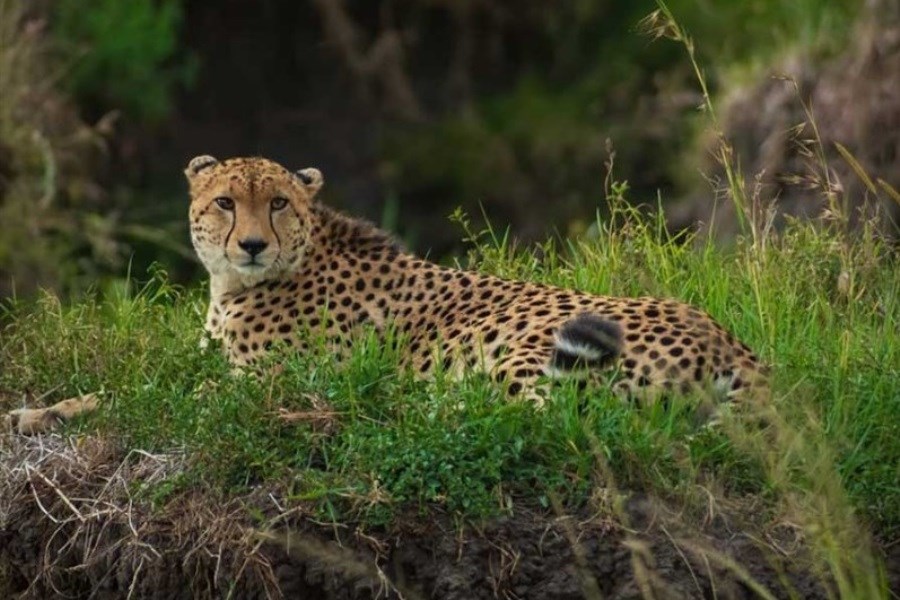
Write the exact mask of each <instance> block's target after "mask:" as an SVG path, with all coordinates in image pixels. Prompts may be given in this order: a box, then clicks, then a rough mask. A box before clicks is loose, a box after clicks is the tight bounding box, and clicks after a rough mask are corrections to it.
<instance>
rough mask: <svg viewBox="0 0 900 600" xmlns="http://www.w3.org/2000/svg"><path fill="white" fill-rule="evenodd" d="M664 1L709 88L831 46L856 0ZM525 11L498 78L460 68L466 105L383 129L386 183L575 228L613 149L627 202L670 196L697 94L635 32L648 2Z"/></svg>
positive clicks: (656, 47)
mask: <svg viewBox="0 0 900 600" xmlns="http://www.w3.org/2000/svg"><path fill="white" fill-rule="evenodd" d="M500 4H502V3H500ZM668 4H669V5H670V8H671V9H672V11H673V12H674V13H675V15H676V17H677V18H679V20H680V21H681V22H682V24H683V25H684V26H685V28H686V29H687V30H688V31H689V32H690V33H691V34H692V35H694V36H695V38H696V39H697V40H698V43H697V51H698V57H699V59H700V62H701V64H702V65H704V67H705V68H709V69H710V72H708V73H707V74H706V75H707V78H708V79H709V81H710V84H711V88H712V90H713V93H716V92H717V91H718V90H719V89H721V86H722V85H723V83H726V82H727V80H728V79H729V78H731V77H733V76H734V74H736V73H748V72H758V71H754V68H755V66H758V65H763V64H767V65H771V63H772V61H773V59H774V57H776V56H777V55H780V54H784V53H786V52H791V51H794V50H798V49H799V50H802V51H803V52H809V53H814V54H817V55H828V54H831V53H835V52H838V51H840V50H841V49H842V48H843V47H844V44H845V42H846V39H847V36H848V35H849V32H850V31H851V27H849V26H848V25H849V24H852V23H853V22H854V21H855V20H856V18H857V17H858V15H859V13H860V12H861V11H862V2H861V1H860V0H829V1H826V2H821V1H818V0H798V1H792V0H753V1H747V2H733V1H732V0H705V1H704V0H700V1H698V0H672V1H671V2H669V3H668ZM527 6H528V7H529V8H524V7H523V8H522V10H521V11H519V12H517V13H516V15H515V16H514V17H511V19H514V20H515V21H516V25H515V27H512V26H510V27H508V28H509V29H513V28H518V30H519V34H518V35H519V37H518V38H517V37H512V38H511V39H512V40H513V43H515V44H518V46H517V47H513V48H510V47H508V48H506V49H505V50H506V51H507V52H509V53H515V54H516V58H517V59H518V61H519V65H518V66H517V68H518V73H517V74H516V76H515V77H514V78H511V80H510V84H509V85H505V83H500V84H497V83H495V82H491V81H487V82H485V81H482V82H480V86H479V82H478V80H477V68H476V69H473V71H475V73H476V75H475V82H474V84H473V87H474V88H475V89H476V90H477V91H476V93H474V94H473V95H472V96H471V97H470V99H469V102H468V104H466V105H464V106H462V107H459V108H458V109H454V110H449V111H446V112H443V113H442V114H441V116H439V117H438V118H437V119H433V120H431V121H426V122H424V123H416V124H413V125H411V126H406V127H397V128H392V129H389V130H388V131H387V132H386V135H385V136H384V139H383V145H382V149H381V154H382V158H383V159H384V161H385V163H386V165H387V168H386V169H385V171H386V172H387V173H388V175H389V183H390V185H391V186H392V187H393V188H394V189H396V190H397V191H398V193H399V195H400V196H401V197H416V196H428V197H430V198H436V197H438V198H439V197H444V198H447V199H448V200H447V202H448V203H450V204H451V205H452V204H453V203H462V204H463V205H464V206H466V207H467V209H469V210H470V211H473V212H477V209H474V208H473V207H475V206H477V205H478V204H484V205H485V206H489V207H491V211H490V212H491V213H492V214H493V215H494V216H495V218H497V219H498V220H504V221H511V222H512V223H513V224H514V228H516V229H517V230H519V231H522V229H523V223H522V221H523V220H525V221H526V222H527V221H528V220H529V219H530V221H531V224H534V223H537V224H538V226H540V227H543V228H544V230H545V229H546V227H547V225H548V224H549V223H555V224H556V225H557V226H559V227H563V231H564V232H565V231H567V230H576V231H577V230H578V227H577V223H574V224H573V219H577V218H578V217H579V216H588V217H589V216H590V215H591V214H592V213H593V210H594V207H595V206H596V204H597V201H598V200H599V198H600V194H599V192H600V190H601V189H602V182H603V177H604V171H605V169H604V163H605V162H606V161H607V160H608V158H609V151H610V148H611V147H614V149H615V152H616V171H617V175H618V177H620V178H622V179H625V180H628V181H629V182H630V183H631V184H632V187H633V189H634V190H635V199H637V200H639V201H651V202H653V203H655V197H656V192H657V190H659V189H662V190H663V195H664V196H666V195H672V192H673V191H675V190H677V188H678V187H679V184H680V183H682V182H684V181H685V178H684V177H683V176H682V174H681V173H680V171H681V170H682V169H683V168H684V166H685V161H684V160H682V159H681V156H682V155H683V154H684V153H685V152H688V151H695V150H696V145H695V142H694V140H695V139H696V137H697V135H698V129H699V128H700V126H699V125H698V124H697V123H696V122H695V121H697V117H698V116H699V117H701V118H702V115H699V111H698V110H697V109H698V107H699V105H700V103H701V97H700V94H699V91H698V90H697V89H696V86H695V84H694V75H693V73H692V72H691V70H690V65H689V64H688V63H687V61H686V60H685V58H684V55H683V52H682V50H681V49H680V48H679V47H677V46H675V45H673V44H671V43H668V42H666V41H658V42H655V43H654V42H653V41H652V40H651V39H650V38H649V37H647V36H643V35H640V33H639V32H638V29H639V27H638V24H639V22H640V21H641V19H642V18H643V17H645V16H646V15H647V14H649V13H650V12H651V11H652V10H653V9H654V8H655V3H654V2H652V1H650V0H645V1H641V2H635V3H625V2H608V1H604V0H582V1H579V2H572V3H565V4H564V5H561V6H556V5H554V6H553V8H552V9H550V8H549V7H548V6H545V5H544V4H543V3H537V4H536V3H528V4H527ZM521 31H525V32H527V35H523V34H521ZM523 40H524V41H523ZM607 140H610V141H611V142H612V145H611V146H609V145H608V144H607ZM450 199H453V200H450ZM435 202H439V200H437V201H435ZM517 221H518V222H517ZM572 225H575V227H574V229H573V227H572ZM540 235H542V232H538V233H537V236H538V237H540Z"/></svg>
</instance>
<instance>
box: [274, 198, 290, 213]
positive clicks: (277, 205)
mask: <svg viewBox="0 0 900 600" xmlns="http://www.w3.org/2000/svg"><path fill="white" fill-rule="evenodd" d="M287 203H288V201H287V198H282V197H281V196H276V197H274V198H272V210H281V209H282V208H284V207H285V206H287Z"/></svg>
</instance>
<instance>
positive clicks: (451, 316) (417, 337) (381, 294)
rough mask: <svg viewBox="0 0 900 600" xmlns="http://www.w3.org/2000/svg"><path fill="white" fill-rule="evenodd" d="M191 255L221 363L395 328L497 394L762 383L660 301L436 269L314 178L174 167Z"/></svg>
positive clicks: (234, 164) (267, 164) (209, 160)
mask: <svg viewBox="0 0 900 600" xmlns="http://www.w3.org/2000/svg"><path fill="white" fill-rule="evenodd" d="M185 175H186V176H187V179H188V183H189V186H190V194H191V209H190V221H191V222H190V225H191V239H192V242H193V244H194V248H195V250H196V252H197V254H198V256H199V257H200V259H201V261H202V262H203V264H204V265H205V266H206V268H207V270H208V271H209V275H210V303H209V310H208V315H207V321H206V331H207V333H208V334H209V336H210V338H211V339H214V340H218V341H219V342H221V343H222V344H223V347H224V349H225V352H226V353H227V355H228V358H229V360H230V361H231V363H232V364H234V365H237V366H244V365H250V364H253V363H254V362H255V361H256V360H257V359H258V358H260V357H261V356H262V355H263V354H264V353H265V352H266V351H267V350H268V349H269V348H270V347H271V346H272V345H273V344H281V345H287V346H291V347H294V348H296V349H297V350H298V351H300V352H302V351H305V350H307V349H308V336H304V335H303V334H302V332H304V331H306V332H308V331H318V332H321V333H322V334H324V335H325V337H326V339H328V340H331V341H332V342H333V343H334V345H335V347H336V348H342V347H345V346H346V345H347V344H350V343H352V342H351V340H352V339H353V335H354V334H355V333H356V332H359V331H360V330H361V329H362V327H364V326H369V327H375V328H376V329H377V330H383V329H384V328H386V327H388V326H393V327H394V328H396V330H397V331H399V332H400V334H401V335H402V337H403V339H404V348H403V357H404V361H405V363H406V366H408V367H409V368H412V369H413V370H414V371H415V372H416V373H418V374H419V375H420V376H421V377H428V376H430V375H431V374H433V372H434V371H435V370H436V369H438V368H440V369H443V371H444V372H446V373H450V374H451V375H457V376H458V375H460V374H461V373H462V372H463V371H464V370H466V369H477V370H483V371H485V372H487V373H489V374H490V375H491V376H492V378H493V379H495V380H497V381H499V382H502V383H503V384H504V385H505V386H506V390H507V392H508V394H509V395H510V396H517V395H519V394H521V393H523V392H531V391H533V390H535V388H536V387H539V382H540V381H541V380H542V379H546V378H558V377H560V376H576V377H578V376H586V375H589V374H591V373H595V372H598V371H604V370H610V369H616V370H617V377H616V381H615V383H613V386H614V388H615V390H616V391H617V392H618V393H621V394H623V395H629V396H640V395H647V394H648V393H649V394H650V395H653V394H656V393H664V392H670V391H674V392H679V393H685V394H686V393H689V392H691V391H692V390H695V389H696V388H697V387H698V386H703V385H708V384H709V383H712V384H714V385H715V386H716V387H717V388H719V389H721V390H722V391H724V393H725V394H726V395H728V396H731V397H737V396H741V395H745V394H747V393H748V392H749V391H750V390H752V389H753V388H755V387H758V386H759V385H760V382H761V377H760V375H761V372H762V367H761V365H760V363H759V360H758V359H757V357H756V356H755V355H754V354H753V352H752V351H751V350H750V349H749V348H748V347H747V346H746V345H744V344H743V343H741V342H739V341H738V340H736V339H735V338H734V337H733V336H732V335H731V334H730V333H728V332H727V331H725V330H724V329H723V328H722V327H721V326H719V325H718V324H717V323H715V322H714V321H713V320H712V319H711V318H710V317H709V316H708V315H706V314H704V313H703V312H701V311H700V310H698V309H696V308H693V307H691V306H688V305H686V304H683V303H681V302H677V301H674V300H661V299H656V298H649V297H645V298H611V297H605V296H596V295H591V294H587V293H583V292H579V291H574V290H568V289H561V288H555V287H550V286H546V285H540V284H537V283H530V282H525V281H507V280H503V279H500V278H498V277H494V276H490V275H485V274H481V273H477V272H471V271H465V270H460V269H454V268H449V267H444V266H440V265H437V264H434V263H431V262H428V261H427V260H423V259H420V258H418V257H416V256H414V255H412V254H410V253H408V252H406V251H404V249H403V248H402V247H401V246H400V245H399V244H398V243H397V242H396V241H395V239H394V238H393V237H392V236H391V235H390V234H388V233H386V232H384V231H382V230H380V229H378V228H377V227H376V226H374V225H373V224H371V223H369V222H366V221H364V220H360V219H356V218H352V217H349V216H346V215H344V214H342V213H340V212H337V211H336V210H333V209H331V208H329V207H328V206H326V205H324V204H323V203H321V202H319V201H317V200H316V195H317V194H318V192H319V190H320V189H321V188H322V185H323V183H324V179H323V176H322V173H321V172H320V171H319V170H318V169H315V168H307V169H302V170H299V171H296V172H291V171H289V170H288V169H286V168H284V167H283V166H281V165H279V164H277V163H275V162H273V161H270V160H267V159H264V158H233V159H229V160H225V161H219V160H217V159H215V158H213V157H211V156H198V157H196V158H194V159H193V160H191V161H190V163H189V164H188V166H187V169H186V170H185Z"/></svg>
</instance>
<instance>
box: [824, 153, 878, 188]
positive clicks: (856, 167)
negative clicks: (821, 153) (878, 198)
mask: <svg viewBox="0 0 900 600" xmlns="http://www.w3.org/2000/svg"><path fill="white" fill-rule="evenodd" d="M834 146H835V148H837V151H838V152H839V153H840V154H841V156H842V157H843V159H844V160H845V161H847V164H848V165H850V168H851V169H853V172H854V173H856V175H857V176H858V177H859V178H860V180H861V181H862V182H863V184H865V186H866V188H867V189H868V190H869V191H870V192H872V193H873V194H877V193H878V188H877V187H876V186H875V182H873V181H872V179H871V178H870V177H869V174H868V173H866V170H865V169H863V166H862V165H861V164H859V161H858V160H856V158H855V157H854V156H853V154H851V153H850V151H849V150H847V148H846V147H845V146H844V145H843V144H841V143H840V142H835V143H834Z"/></svg>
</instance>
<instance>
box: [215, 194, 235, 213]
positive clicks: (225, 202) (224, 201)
mask: <svg viewBox="0 0 900 600" xmlns="http://www.w3.org/2000/svg"><path fill="white" fill-rule="evenodd" d="M216 204H218V205H219V208H221V209H222V210H234V200H232V199H231V198H226V197H225V196H219V197H218V198H216Z"/></svg>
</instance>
